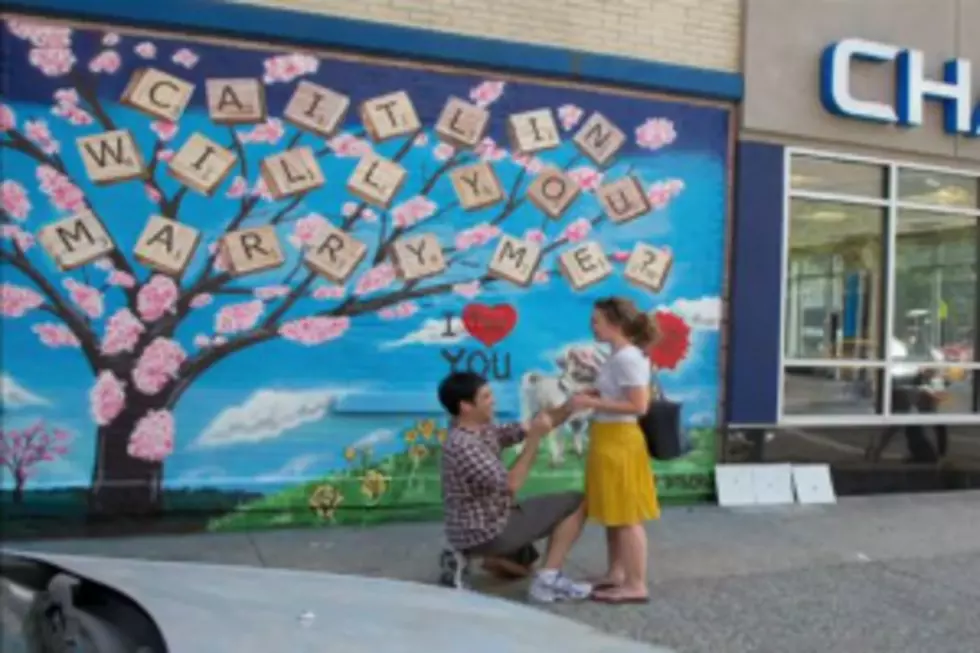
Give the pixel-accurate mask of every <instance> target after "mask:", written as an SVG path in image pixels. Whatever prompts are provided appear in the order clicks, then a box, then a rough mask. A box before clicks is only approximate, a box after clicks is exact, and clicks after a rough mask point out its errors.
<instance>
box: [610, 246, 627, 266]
mask: <svg viewBox="0 0 980 653" xmlns="http://www.w3.org/2000/svg"><path fill="white" fill-rule="evenodd" d="M609 258H611V259H612V260H614V261H616V262H617V263H625V262H626V261H628V260H629V259H630V253H629V252H628V251H626V250H625V249H617V250H616V251H614V252H613V253H612V254H610V255H609Z"/></svg>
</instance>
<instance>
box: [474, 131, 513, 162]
mask: <svg viewBox="0 0 980 653" xmlns="http://www.w3.org/2000/svg"><path fill="white" fill-rule="evenodd" d="M473 151H474V152H475V153H476V154H477V156H479V157H480V159H481V160H483V161H501V160H503V159H506V158H507V150H506V149H504V148H502V147H500V146H499V145H497V141H495V140H493V139H492V138H490V137H489V136H488V137H487V138H484V139H483V140H482V141H480V144H479V145H477V146H476V147H475V148H474V150H473Z"/></svg>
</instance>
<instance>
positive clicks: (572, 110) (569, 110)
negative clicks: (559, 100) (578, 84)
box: [558, 104, 585, 131]
mask: <svg viewBox="0 0 980 653" xmlns="http://www.w3.org/2000/svg"><path fill="white" fill-rule="evenodd" d="M584 114H585V112H584V111H582V109H581V108H580V107H577V106H575V105H574V104H563V105H561V106H560V107H558V121H559V122H560V123H561V128H562V129H564V130H565V131H568V130H569V129H571V128H572V127H574V126H575V125H577V124H578V123H579V121H580V120H581V119H582V116H583V115H584Z"/></svg>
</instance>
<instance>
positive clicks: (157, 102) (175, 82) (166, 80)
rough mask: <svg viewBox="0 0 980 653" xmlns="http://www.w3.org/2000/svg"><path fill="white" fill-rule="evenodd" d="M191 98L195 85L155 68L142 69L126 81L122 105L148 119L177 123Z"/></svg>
mask: <svg viewBox="0 0 980 653" xmlns="http://www.w3.org/2000/svg"><path fill="white" fill-rule="evenodd" d="M193 94H194V85H193V84H191V83H190V82H185V81H184V80H182V79H181V78H179V77H174V76H173V75H171V74H169V73H165V72H163V71H162V70H157V69H156V68H141V69H140V70H137V71H136V72H134V73H133V76H132V77H130V78H129V83H128V84H127V85H126V88H125V89H124V90H123V94H122V102H123V104H127V105H129V106H131V107H133V108H134V109H137V110H138V111H142V112H143V113H145V114H147V115H148V116H150V117H151V118H156V119H158V120H167V121H169V122H177V121H178V120H180V116H181V115H182V114H183V113H184V109H186V108H187V105H188V104H189V103H190V101H191V96H192V95H193Z"/></svg>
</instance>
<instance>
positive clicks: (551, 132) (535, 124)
mask: <svg viewBox="0 0 980 653" xmlns="http://www.w3.org/2000/svg"><path fill="white" fill-rule="evenodd" d="M507 135H508V136H509V137H510V145H511V149H513V150H514V152H515V153H517V154H534V153H535V152H542V151H544V150H552V149H554V148H556V147H558V146H559V145H561V136H560V132H559V131H558V125H557V124H556V123H555V117H554V115H552V113H551V109H536V110H534V111H525V112H524V113H515V114H513V115H511V116H510V117H509V118H507Z"/></svg>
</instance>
